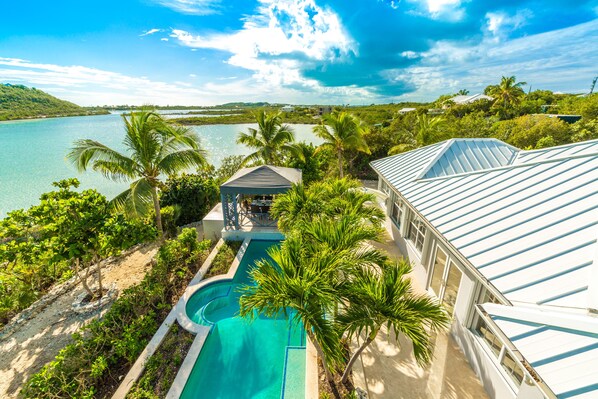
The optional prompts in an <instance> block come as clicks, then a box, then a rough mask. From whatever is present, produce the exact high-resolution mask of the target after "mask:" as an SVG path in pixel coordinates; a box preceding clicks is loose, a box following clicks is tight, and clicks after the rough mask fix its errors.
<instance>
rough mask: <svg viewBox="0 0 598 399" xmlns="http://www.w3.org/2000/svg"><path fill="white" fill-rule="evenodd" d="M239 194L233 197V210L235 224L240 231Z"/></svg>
mask: <svg viewBox="0 0 598 399" xmlns="http://www.w3.org/2000/svg"><path fill="white" fill-rule="evenodd" d="M238 196H239V194H235V195H233V209H234V212H235V213H234V222H235V230H239V207H238V206H237V197H238Z"/></svg>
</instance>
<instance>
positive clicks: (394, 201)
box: [389, 195, 407, 232]
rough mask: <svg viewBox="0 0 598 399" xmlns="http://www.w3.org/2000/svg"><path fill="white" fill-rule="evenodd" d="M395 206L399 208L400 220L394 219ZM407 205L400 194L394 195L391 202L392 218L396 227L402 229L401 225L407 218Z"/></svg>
mask: <svg viewBox="0 0 598 399" xmlns="http://www.w3.org/2000/svg"><path fill="white" fill-rule="evenodd" d="M395 206H396V207H397V208H398V209H399V218H398V220H395V219H394V217H393V216H394V209H395ZM406 209H407V206H406V205H405V201H403V200H402V199H401V198H400V197H399V196H398V195H393V196H392V201H391V202H390V215H389V216H390V220H391V221H392V222H393V223H394V224H395V226H396V228H397V229H399V232H400V231H401V226H402V225H403V221H404V220H405V213H406Z"/></svg>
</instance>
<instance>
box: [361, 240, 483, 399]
mask: <svg viewBox="0 0 598 399" xmlns="http://www.w3.org/2000/svg"><path fill="white" fill-rule="evenodd" d="M374 246H376V247H379V248H382V249H384V250H386V251H387V252H389V253H390V254H391V256H393V257H395V258H398V257H401V256H402V255H401V253H400V252H399V249H398V247H397V246H396V245H395V244H394V242H393V240H392V238H390V236H388V234H387V235H386V237H385V240H384V242H382V243H374ZM413 282H414V285H415V288H416V290H417V291H421V292H423V290H424V285H423V284H422V282H419V281H416V280H415V278H414V279H413ZM352 345H353V346H354V348H353V349H355V348H356V347H357V345H358V342H353V344H352ZM353 378H354V381H355V385H356V386H357V387H360V388H362V389H364V390H365V391H366V392H368V397H369V398H370V399H420V398H421V399H424V398H425V399H461V398H464V399H470V398H471V399H474V398H475V399H487V398H488V395H487V393H486V391H485V390H484V388H483V387H482V384H481V382H480V380H479V379H478V378H477V376H476V375H475V373H474V372H473V370H472V369H471V367H470V366H469V363H468V362H467V359H465V356H464V355H463V353H462V352H461V351H460V350H459V348H458V347H457V344H456V343H455V342H454V340H453V338H452V337H450V335H449V334H448V333H441V334H438V335H437V336H436V338H435V346H434V360H433V361H432V363H431V364H430V365H429V366H428V367H426V368H422V367H419V366H418V365H417V363H416V362H415V359H414V357H413V355H412V346H411V344H410V343H409V341H408V340H407V339H406V338H405V337H403V336H400V337H399V339H398V340H397V337H396V336H395V335H394V333H392V332H390V333H388V332H387V331H386V330H384V331H381V332H380V334H378V337H377V339H376V340H375V341H374V342H373V343H372V344H371V345H370V346H369V347H368V348H367V349H366V350H365V351H364V352H363V353H362V355H361V357H360V359H359V361H357V362H356V363H355V366H354V368H353Z"/></svg>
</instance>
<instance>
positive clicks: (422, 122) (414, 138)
mask: <svg viewBox="0 0 598 399" xmlns="http://www.w3.org/2000/svg"><path fill="white" fill-rule="evenodd" d="M444 122H445V120H444V118H442V117H441V116H435V117H430V116H429V115H428V114H421V115H417V123H416V126H415V129H414V131H410V132H407V133H408V134H410V135H411V138H410V139H409V142H407V143H402V144H398V145H395V146H394V147H392V148H391V149H390V150H389V151H388V155H395V154H400V153H402V152H405V151H410V150H413V149H416V148H419V147H425V146H427V145H430V144H434V143H437V142H439V141H442V140H443V139H444V137H445V134H443V133H442V132H441V131H440V130H439V127H440V126H441V125H442V124H443V123H444Z"/></svg>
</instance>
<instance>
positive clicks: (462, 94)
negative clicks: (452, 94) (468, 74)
mask: <svg viewBox="0 0 598 399" xmlns="http://www.w3.org/2000/svg"><path fill="white" fill-rule="evenodd" d="M457 94H458V95H460V96H466V95H468V94H469V90H467V89H461V90H459V91H458V92H457Z"/></svg>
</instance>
